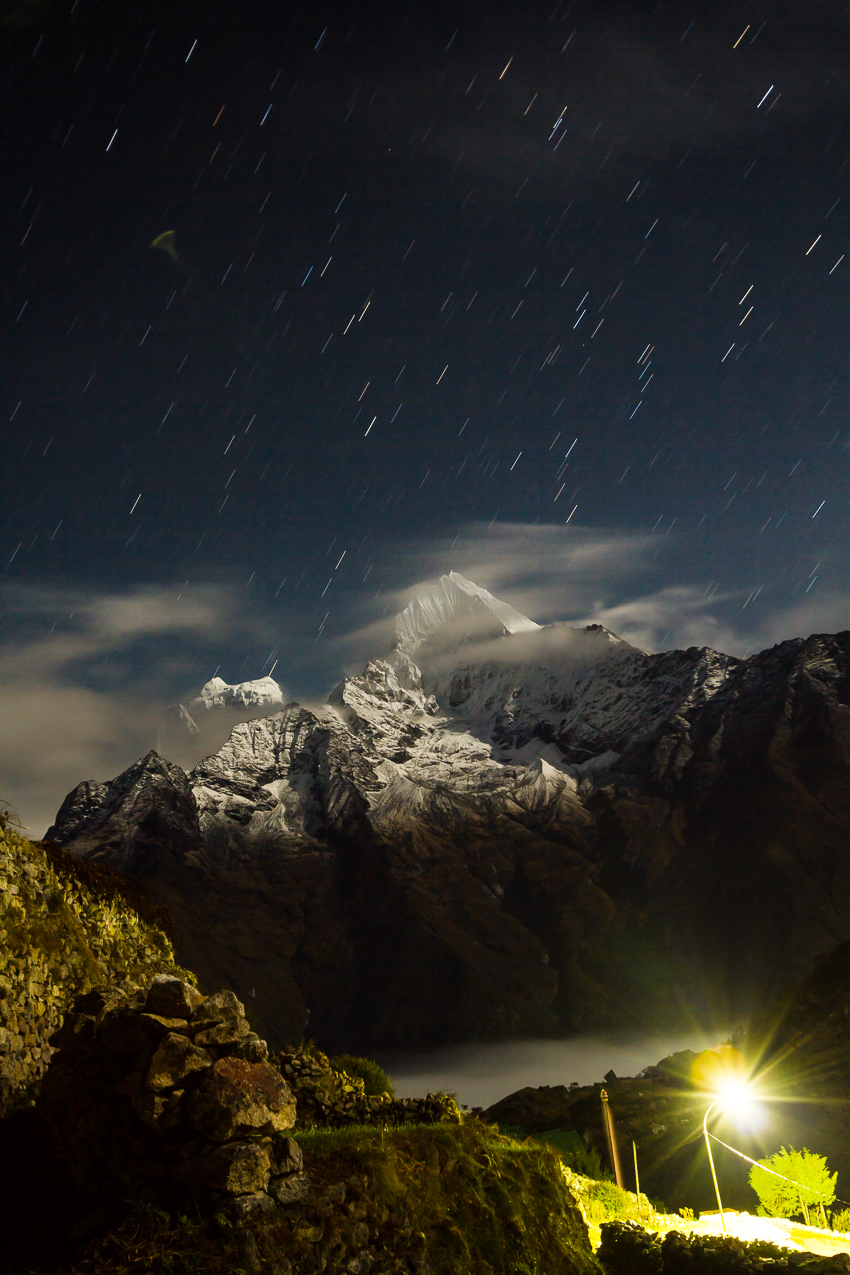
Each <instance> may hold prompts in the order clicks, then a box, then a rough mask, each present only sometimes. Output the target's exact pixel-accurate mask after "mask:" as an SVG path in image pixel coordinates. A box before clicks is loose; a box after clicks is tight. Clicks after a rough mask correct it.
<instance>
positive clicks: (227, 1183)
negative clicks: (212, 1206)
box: [186, 1142, 271, 1195]
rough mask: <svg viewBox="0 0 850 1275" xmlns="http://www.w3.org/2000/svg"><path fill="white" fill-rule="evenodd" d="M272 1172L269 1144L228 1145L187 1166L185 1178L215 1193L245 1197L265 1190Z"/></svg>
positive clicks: (214, 1149) (229, 1143)
mask: <svg viewBox="0 0 850 1275" xmlns="http://www.w3.org/2000/svg"><path fill="white" fill-rule="evenodd" d="M270 1173H271V1145H270V1143H267V1142H226V1143H224V1144H223V1145H221V1146H218V1147H214V1148H213V1150H212V1151H208V1152H207V1153H206V1154H205V1155H200V1156H198V1157H197V1159H195V1160H194V1161H192V1162H191V1163H190V1164H188V1165H187V1166H186V1175H187V1177H189V1178H190V1180H192V1181H195V1182H197V1183H198V1184H199V1185H200V1186H205V1187H208V1188H209V1189H210V1190H213V1191H227V1192H229V1193H230V1194H232V1195H244V1194H248V1193H252V1192H255V1191H265V1188H266V1187H267V1186H268V1182H269V1174H270Z"/></svg>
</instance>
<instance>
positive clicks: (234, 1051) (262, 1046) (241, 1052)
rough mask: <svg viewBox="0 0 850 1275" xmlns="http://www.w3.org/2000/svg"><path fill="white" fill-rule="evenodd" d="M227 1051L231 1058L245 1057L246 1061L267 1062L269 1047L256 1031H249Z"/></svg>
mask: <svg viewBox="0 0 850 1275" xmlns="http://www.w3.org/2000/svg"><path fill="white" fill-rule="evenodd" d="M227 1053H228V1055H229V1056H230V1057H231V1058H243V1059H244V1060H245V1062H253V1063H257V1062H267V1061H268V1057H269V1047H268V1045H267V1044H266V1042H265V1041H264V1040H260V1038H259V1036H258V1035H257V1033H256V1032H249V1033H248V1035H247V1036H244V1037H243V1038H242V1039H241V1040H238V1041H237V1042H236V1044H235V1045H233V1046H232V1047H231V1048H230V1049H228V1051H227Z"/></svg>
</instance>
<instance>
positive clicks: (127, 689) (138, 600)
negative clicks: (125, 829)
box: [0, 586, 265, 835]
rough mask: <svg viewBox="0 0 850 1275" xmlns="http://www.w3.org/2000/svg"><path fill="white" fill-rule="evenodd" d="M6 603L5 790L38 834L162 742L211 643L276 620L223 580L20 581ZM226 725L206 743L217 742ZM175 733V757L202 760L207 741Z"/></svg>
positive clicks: (0, 736) (248, 634) (0, 670)
mask: <svg viewBox="0 0 850 1275" xmlns="http://www.w3.org/2000/svg"><path fill="white" fill-rule="evenodd" d="M4 610H5V620H6V625H7V629H8V631H9V634H10V636H9V637H8V639H7V640H6V641H5V642H4V644H3V645H2V646H0V698H2V703H3V710H4V711H3V713H2V715H0V794H2V796H3V797H4V798H6V799H8V800H9V801H10V802H11V803H12V804H13V806H14V807H15V808H16V809H17V810H18V811H19V812H20V814H21V816H22V818H23V820H24V823H26V824H27V825H29V827H30V829H31V831H32V832H33V833H34V834H36V835H40V834H41V833H43V832H44V830H45V828H46V826H47V825H48V824H49V823H50V822H51V820H52V818H53V816H54V815H55V813H56V810H57V808H58V805H59V803H60V802H61V801H62V799H63V797H64V796H65V794H66V793H67V792H68V791H70V789H71V788H73V787H74V786H75V785H76V784H77V783H79V782H80V781H81V780H83V779H100V780H103V779H108V778H111V777H112V776H114V775H115V774H116V773H118V772H120V770H122V769H123V768H124V767H126V766H128V765H129V764H130V763H131V762H133V761H135V760H136V759H137V758H138V757H139V756H141V755H142V754H143V753H145V752H146V751H147V750H148V749H150V748H153V747H157V745H158V744H160V745H162V742H163V733H164V732H165V733H166V734H167V733H168V719H167V717H166V708H167V705H168V703H169V702H170V701H171V700H172V699H174V698H175V697H176V696H177V695H179V694H180V693H181V692H185V691H187V690H189V689H191V691H192V693H196V692H197V690H198V682H199V677H198V674H199V669H200V668H201V667H203V665H204V664H205V663H206V662H207V660H208V659H209V654H206V655H205V656H203V657H202V656H201V649H205V650H206V651H212V650H214V649H215V646H216V644H217V645H218V646H219V649H221V648H222V647H228V648H232V647H233V645H234V644H235V643H237V642H238V641H239V640H240V639H241V640H243V641H244V640H246V639H248V638H254V639H256V637H257V634H258V631H262V630H263V627H264V624H265V621H264V619H263V617H261V616H259V615H257V614H255V613H251V612H250V611H246V609H245V608H244V605H240V599H238V598H235V597H234V596H233V595H232V593H231V592H230V591H229V590H228V589H225V588H217V587H214V586H207V587H203V588H199V589H196V590H194V591H192V592H189V593H188V594H187V593H184V594H181V593H180V590H179V588H155V589H154V588H147V589H137V590H133V591H131V592H126V593H113V594H109V593H99V594H95V595H85V594H82V593H79V592H75V591H73V590H67V589H52V588H28V589H16V590H10V591H8V592H7V594H6V597H5V608H4ZM51 628H52V631H51ZM221 724H222V723H221V722H217V725H221ZM231 724H232V723H230V722H228V725H231ZM220 734H221V731H220V730H217V731H216V732H215V738H213V737H212V736H210V735H206V736H205V738H204V739H203V741H202V745H205V746H206V747H207V748H213V747H215V746H216V745H217V744H218V743H220V742H222V741H221V740H220V739H219V738H218V736H219V735H220ZM167 742H168V744H169V751H170V752H171V753H172V754H173V753H174V752H175V748H174V747H171V746H174V745H176V753H177V755H176V756H175V757H174V759H175V760H177V761H181V762H183V763H184V764H186V763H188V762H191V761H194V760H196V759H197V758H196V756H195V755H194V754H197V753H198V751H199V747H200V746H201V745H199V744H198V743H195V744H193V743H192V741H190V740H188V739H186V740H185V741H183V740H182V737H180V736H178V735H174V736H171V737H170V738H168V740H167Z"/></svg>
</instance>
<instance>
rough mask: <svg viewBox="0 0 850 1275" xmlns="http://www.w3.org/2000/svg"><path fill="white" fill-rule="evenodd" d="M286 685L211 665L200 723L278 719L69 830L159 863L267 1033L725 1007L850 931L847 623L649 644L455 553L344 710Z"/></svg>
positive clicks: (92, 799) (539, 1032)
mask: <svg viewBox="0 0 850 1275" xmlns="http://www.w3.org/2000/svg"><path fill="white" fill-rule="evenodd" d="M281 701H282V695H281V692H280V688H279V687H278V686H277V683H275V682H274V681H273V679H271V678H270V677H269V678H262V679H260V680H259V681H256V682H253V683H243V684H241V685H236V686H228V684H227V683H225V682H223V681H222V680H221V679H219V678H216V679H213V681H212V682H208V683H207V685H206V686H205V687H204V689H203V691H202V692H201V695H200V696H199V697H198V698H197V699H196V700H195V701H192V703H191V704H190V705H189V710H187V709H185V708H184V709H182V710H181V712H182V713H184V714H185V715H186V717H187V718H188V719H189V721H190V722H191V721H192V714H195V715H197V714H198V713H199V712H201V713H206V712H207V711H209V712H213V711H215V709H216V707H217V705H218V704H222V705H230V706H231V707H232V706H233V705H234V704H236V705H240V704H241V705H244V706H245V708H246V712H247V711H248V710H250V712H251V713H252V714H256V712H257V711H258V709H259V710H260V711H265V709H266V708H268V709H269V710H277V711H269V712H268V714H267V715H265V716H259V717H258V716H256V715H253V716H252V718H251V720H248V721H243V722H241V723H239V724H238V725H237V726H236V727H235V729H234V730H233V731H232V733H231V735H230V738H229V740H228V741H227V743H226V744H225V745H224V746H223V747H222V748H221V749H219V750H218V752H215V753H213V754H212V755H211V756H208V757H206V758H204V760H202V761H201V762H200V763H199V764H198V765H197V766H195V767H194V769H193V770H192V771H190V772H188V773H187V772H185V771H184V770H182V769H181V768H180V767H178V766H176V765H174V764H173V763H171V762H169V761H168V760H167V759H166V758H164V757H161V756H159V755H158V754H157V753H155V752H151V753H148V755H147V756H146V757H143V758H142V759H141V760H140V761H138V762H137V763H136V764H135V765H133V766H131V767H130V768H129V769H128V770H126V771H124V772H123V774H121V775H119V776H117V777H116V778H115V779H113V780H112V781H110V782H108V783H100V782H94V781H85V782H83V783H81V784H79V785H78V786H77V788H76V789H74V791H73V792H71V793H70V794H69V795H68V797H67V798H66V800H65V801H64V803H63V805H62V807H61V809H60V810H59V812H58V814H57V816H56V821H55V823H54V825H53V827H52V828H51V829H50V830H49V832H48V833H47V838H48V839H53V840H56V841H59V842H61V843H63V844H65V845H66V846H68V847H69V848H70V850H71V851H72V852H73V853H74V854H75V855H78V856H81V857H84V858H87V859H93V860H106V861H108V862H109V863H111V864H112V865H113V866H115V867H117V868H119V869H120V870H121V871H123V872H125V873H127V874H130V875H132V876H134V877H135V878H138V879H139V880H141V881H142V882H143V883H144V885H145V887H146V888H147V890H148V892H149V893H150V894H151V896H152V897H153V898H154V899H155V900H156V901H157V902H159V903H162V904H164V905H165V906H166V907H167V908H168V909H169V911H170V912H171V913H172V915H173V916H174V918H175V919H176V921H177V924H178V926H179V929H180V932H181V936H182V939H181V948H180V951H179V958H180V959H181V961H182V962H183V963H184V964H187V965H189V966H190V967H191V968H193V969H194V970H196V972H197V973H198V975H199V976H200V978H201V979H202V980H204V981H205V982H207V983H209V985H210V986H216V987H218V986H222V985H228V986H231V987H233V988H234V990H235V991H236V992H237V994H238V995H239V996H240V998H241V999H244V1000H246V1001H247V1003H248V1005H249V1006H250V1007H251V1010H252V1013H253V1016H254V1018H255V1021H256V1024H257V1030H258V1031H260V1032H261V1034H263V1035H265V1036H266V1037H267V1038H268V1039H269V1041H270V1043H272V1044H282V1043H285V1042H290V1041H293V1040H298V1039H300V1038H301V1037H302V1036H303V1035H305V1034H306V1035H308V1036H310V1037H314V1038H315V1039H317V1040H318V1041H319V1042H320V1043H322V1044H323V1045H324V1046H325V1047H327V1048H331V1049H333V1048H345V1049H352V1048H363V1049H380V1048H387V1047H401V1048H421V1047H425V1046H431V1045H436V1044H443V1043H449V1042H454V1041H462V1040H475V1039H479V1040H498V1039H504V1038H507V1037H512V1036H551V1035H560V1034H568V1033H572V1032H577V1031H583V1030H591V1029H598V1028H635V1027H638V1026H640V1027H647V1026H649V1025H651V1026H653V1027H659V1026H665V1027H667V1026H673V1025H677V1024H682V1023H684V1022H686V1021H687V1022H688V1023H689V1024H693V1023H694V1022H695V1021H697V1022H700V1023H701V1024H703V1025H706V1024H711V1023H715V1024H719V1025H722V1026H724V1027H725V1026H727V1025H729V1024H730V1023H731V1022H732V1021H734V1020H735V1019H736V1018H737V1017H739V1016H741V1015H743V1014H747V1013H750V1012H752V1011H754V1010H757V1009H758V1008H759V1007H760V1006H761V1005H763V1004H764V1003H765V1002H766V1000H768V999H770V998H772V997H773V996H775V995H777V994H778V993H780V992H781V991H782V990H783V989H784V988H786V987H788V986H789V985H790V984H791V983H792V982H793V981H795V980H796V979H797V978H799V977H800V976H801V974H803V973H804V972H805V970H806V969H808V967H809V966H810V965H811V963H812V961H813V960H814V959H815V958H816V957H817V956H818V955H820V954H821V953H823V952H825V951H827V950H829V949H830V948H831V947H834V946H835V945H836V944H837V943H839V942H841V941H843V940H846V939H847V938H850V817H849V816H850V783H848V779H850V633H848V632H844V633H840V634H836V635H816V636H811V637H808V638H798V639H794V640H792V641H787V642H783V643H781V644H780V645H778V646H776V647H773V648H772V649H770V650H767V651H763V652H761V653H759V654H757V655H753V656H751V657H749V658H748V659H744V660H742V659H737V658H735V657H732V656H728V655H724V654H721V653H719V652H717V651H713V650H710V649H708V648H704V647H703V648H697V647H691V648H689V649H688V650H686V651H666V652H661V653H657V654H650V653H647V652H645V651H642V650H639V649H638V648H636V647H634V646H632V645H630V644H629V643H628V642H626V641H624V640H623V639H622V638H619V637H617V636H616V635H615V634H613V633H610V632H608V631H607V630H606V629H604V628H602V627H601V626H599V625H590V626H588V627H585V628H575V627H571V626H569V625H567V624H562V623H557V624H547V625H539V624H537V623H535V622H534V621H532V620H530V619H528V618H527V617H526V616H524V615H522V614H521V613H520V612H518V611H516V610H515V609H514V608H513V607H512V606H510V605H509V604H507V603H505V602H502V601H500V600H499V599H497V598H495V597H493V596H492V594H490V593H489V592H488V591H487V590H486V589H482V588H480V587H478V586H477V585H475V584H473V583H472V582H471V581H469V580H466V579H464V577H462V576H460V575H458V574H457V573H455V572H451V573H450V574H449V575H447V576H443V577H441V578H440V579H439V580H438V581H436V582H434V583H433V584H430V585H428V586H425V587H423V588H421V589H420V590H419V591H418V592H417V594H416V596H415V597H414V598H413V600H412V601H411V603H410V604H409V605H408V606H407V607H406V608H405V610H404V611H402V612H401V614H400V615H399V616H398V617H397V620H396V638H395V643H394V645H393V648H392V650H390V651H388V652H385V653H384V654H383V655H381V656H380V657H379V658H375V659H373V660H371V661H370V662H369V663H368V664H367V666H366V668H365V669H364V670H363V672H362V673H361V674H359V675H357V676H351V677H346V678H345V679H344V680H343V681H342V682H341V683H340V685H339V686H337V687H336V688H335V689H334V690H333V691H332V692H331V694H330V695H329V697H328V700H327V702H326V704H325V705H324V706H322V707H320V708H317V709H307V708H304V707H302V706H300V705H299V704H297V703H290V704H287V705H285V706H282V707H280V708H279V709H278V704H280V702H281ZM190 729H191V728H190Z"/></svg>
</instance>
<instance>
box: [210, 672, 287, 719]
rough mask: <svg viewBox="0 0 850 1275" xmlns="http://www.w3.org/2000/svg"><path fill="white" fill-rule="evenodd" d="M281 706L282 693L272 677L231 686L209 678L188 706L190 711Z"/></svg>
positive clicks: (218, 679) (221, 678)
mask: <svg viewBox="0 0 850 1275" xmlns="http://www.w3.org/2000/svg"><path fill="white" fill-rule="evenodd" d="M282 706H283V691H282V690H281V689H280V687H279V686H278V684H277V682H276V681H275V680H274V678H273V677H258V678H255V679H254V681H252V682H236V683H235V684H234V685H233V686H231V685H229V683H227V682H225V680H224V678H223V677H211V678H210V680H209V681H208V682H207V683H206V685H205V686H203V687H202V688H201V693H200V695H197V696H196V697H195V698H194V699H193V700H192V702H191V704H190V705H189V707H190V709H195V710H196V711H198V710H200V709H212V708H225V707H227V708H268V709H269V710H273V709H276V708H281V707H282Z"/></svg>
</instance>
